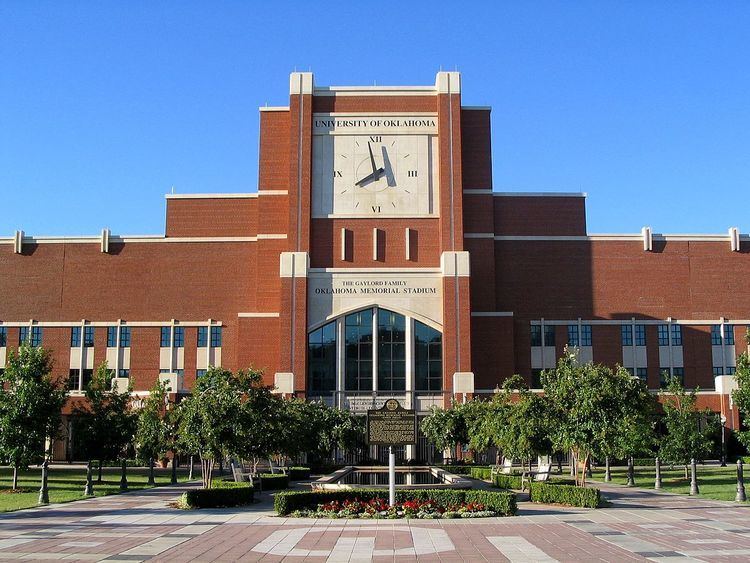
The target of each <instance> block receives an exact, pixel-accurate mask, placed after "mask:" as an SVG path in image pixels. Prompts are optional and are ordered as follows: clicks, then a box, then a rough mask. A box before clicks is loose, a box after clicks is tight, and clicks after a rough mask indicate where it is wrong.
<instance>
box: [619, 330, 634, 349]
mask: <svg viewBox="0 0 750 563" xmlns="http://www.w3.org/2000/svg"><path fill="white" fill-rule="evenodd" d="M620 342H621V343H622V345H623V346H632V345H633V327H632V326H631V325H622V326H621V327H620Z"/></svg>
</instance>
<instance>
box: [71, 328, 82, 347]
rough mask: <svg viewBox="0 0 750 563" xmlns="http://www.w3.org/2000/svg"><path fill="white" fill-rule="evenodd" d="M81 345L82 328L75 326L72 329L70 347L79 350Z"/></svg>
mask: <svg viewBox="0 0 750 563" xmlns="http://www.w3.org/2000/svg"><path fill="white" fill-rule="evenodd" d="M80 345H81V327H80V326H74V327H73V328H71V329H70V347H71V348H78V347H79V346H80Z"/></svg>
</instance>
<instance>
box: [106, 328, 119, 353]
mask: <svg viewBox="0 0 750 563" xmlns="http://www.w3.org/2000/svg"><path fill="white" fill-rule="evenodd" d="M116 347H117V327H116V326H108V327H107V348H116Z"/></svg>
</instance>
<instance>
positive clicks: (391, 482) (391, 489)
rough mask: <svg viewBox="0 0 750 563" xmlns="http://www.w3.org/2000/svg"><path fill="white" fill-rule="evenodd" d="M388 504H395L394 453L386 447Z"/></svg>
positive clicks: (391, 448) (390, 447) (391, 447)
mask: <svg viewBox="0 0 750 563" xmlns="http://www.w3.org/2000/svg"><path fill="white" fill-rule="evenodd" d="M388 504H389V505H391V506H393V505H394V504H396V453H395V452H394V451H393V446H388Z"/></svg>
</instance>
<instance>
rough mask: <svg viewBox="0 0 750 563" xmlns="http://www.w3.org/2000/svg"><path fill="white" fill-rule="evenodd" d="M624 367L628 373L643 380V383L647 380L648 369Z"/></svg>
mask: <svg viewBox="0 0 750 563" xmlns="http://www.w3.org/2000/svg"><path fill="white" fill-rule="evenodd" d="M625 369H626V370H628V373H629V374H630V375H632V376H635V377H637V378H638V379H640V380H641V381H643V383H647V382H648V369H646V368H636V369H633V368H625Z"/></svg>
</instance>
